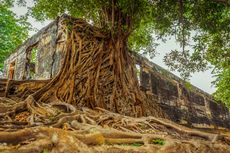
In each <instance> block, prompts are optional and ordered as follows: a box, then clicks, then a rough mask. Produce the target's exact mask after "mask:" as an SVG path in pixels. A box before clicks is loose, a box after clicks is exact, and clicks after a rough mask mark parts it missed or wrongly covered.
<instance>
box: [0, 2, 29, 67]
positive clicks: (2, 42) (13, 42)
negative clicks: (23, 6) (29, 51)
mask: <svg viewBox="0 0 230 153" xmlns="http://www.w3.org/2000/svg"><path fill="white" fill-rule="evenodd" d="M11 6H12V5H11V4H10V3H3V2H2V3H0V69H1V68H2V67H3V64H4V60H5V58H6V57H7V56H9V55H10V54H11V53H12V52H13V51H14V49H15V48H16V47H17V46H18V45H20V44H21V43H22V42H23V41H24V40H25V39H26V38H27V37H28V30H29V26H30V25H29V23H28V22H26V18H23V17H21V18H17V17H16V14H14V13H13V12H12V11H11V10H10V7H11Z"/></svg>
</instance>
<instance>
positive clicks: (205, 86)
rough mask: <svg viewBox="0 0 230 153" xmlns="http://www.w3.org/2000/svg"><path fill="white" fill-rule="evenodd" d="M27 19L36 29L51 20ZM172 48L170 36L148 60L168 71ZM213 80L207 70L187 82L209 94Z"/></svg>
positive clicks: (22, 10)
mask: <svg viewBox="0 0 230 153" xmlns="http://www.w3.org/2000/svg"><path fill="white" fill-rule="evenodd" d="M32 5H33V2H32V0H27V7H31V6H32ZM11 10H12V11H13V12H14V13H15V14H16V15H18V16H20V15H24V14H25V13H26V12H27V8H26V7H18V6H15V7H13V8H12V9H11ZM28 21H29V22H30V23H31V24H32V26H33V28H36V29H37V30H40V29H41V28H43V27H45V26H46V25H48V24H49V23H50V22H52V21H51V20H47V21H44V22H39V21H36V20H35V19H33V18H32V17H29V19H28ZM35 33H36V31H30V32H29V35H30V36H32V35H33V34H35ZM173 49H179V44H177V43H176V42H175V39H173V38H172V39H171V40H168V41H166V43H163V42H160V45H159V46H158V47H157V48H156V50H157V52H158V54H157V55H156V56H155V57H154V58H152V59H150V58H149V57H147V58H148V59H149V60H150V61H152V62H154V63H156V64H158V65H160V66H161V67H163V68H165V69H166V70H168V71H169V68H168V67H167V66H166V65H165V63H164V62H163V57H164V55H165V54H166V53H167V52H168V51H170V50H173ZM171 72H172V73H173V74H175V75H177V76H179V72H177V71H171ZM214 80H215V78H214V77H212V74H211V70H207V71H205V72H197V73H194V74H192V76H191V78H190V80H189V82H190V83H191V84H193V85H194V86H196V87H198V88H200V89H202V90H203V91H205V92H207V93H210V94H211V93H213V92H214V91H215V90H216V89H215V87H214V86H212V84H211V82H212V81H214Z"/></svg>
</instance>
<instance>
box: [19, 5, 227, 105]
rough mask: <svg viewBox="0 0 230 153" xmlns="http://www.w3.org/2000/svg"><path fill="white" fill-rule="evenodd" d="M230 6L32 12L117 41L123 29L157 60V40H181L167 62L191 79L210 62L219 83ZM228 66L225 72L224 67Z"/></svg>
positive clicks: (55, 8) (51, 8)
mask: <svg viewBox="0 0 230 153" xmlns="http://www.w3.org/2000/svg"><path fill="white" fill-rule="evenodd" d="M20 1H23V0H20ZM229 5H230V3H229V1H228V0H221V1H219V0H194V1H191V0H188V1H185V0H178V1H175V0H84V1H82V0H68V1H65V3H63V1H61V0H36V1H35V6H34V7H32V8H31V9H30V11H31V13H32V15H33V16H34V17H35V18H37V19H39V20H45V19H47V18H49V19H54V18H56V17H57V16H58V15H61V14H62V13H68V14H70V15H72V16H74V17H81V18H85V19H86V20H88V21H90V22H91V23H92V24H94V25H96V26H98V27H102V28H103V29H104V30H107V31H111V34H112V35H113V34H114V33H117V35H119V32H118V31H117V30H118V29H120V28H122V29H123V32H126V34H127V35H126V36H127V37H128V44H129V47H130V48H131V49H132V50H136V51H140V50H142V51H143V50H144V52H145V53H148V54H150V55H155V47H156V46H157V43H156V41H155V40H163V41H165V40H166V39H167V38H170V37H172V36H175V38H176V41H177V42H178V43H179V44H180V46H181V49H180V50H171V52H170V53H168V54H166V56H165V58H164V61H165V63H166V65H168V66H169V67H170V68H171V70H178V71H179V72H180V73H181V75H182V77H183V78H185V79H187V78H188V77H189V76H190V74H191V73H194V72H196V71H204V70H206V69H207V68H209V67H208V63H209V62H210V63H211V64H213V65H214V67H215V69H218V70H219V71H218V73H217V74H218V76H219V77H222V76H224V74H222V73H224V72H225V71H226V70H225V68H226V67H228V66H229V41H228V40H229V25H230V17H229V15H230V10H229V7H228V6H229ZM114 10H115V11H114ZM117 10H118V11H117ZM121 16H122V17H123V18H120V17H121ZM119 23H120V24H122V27H119ZM114 25H115V26H114ZM223 60H224V61H226V62H224V63H225V64H224V65H225V66H219V63H222V61H223ZM219 80H223V79H222V78H218V79H217V81H216V85H217V87H219V86H222V83H223V81H220V82H218V81H219ZM224 82H227V81H224ZM227 84H229V83H227ZM227 90H228V89H227ZM220 91H221V90H220ZM217 95H219V94H217ZM226 96H227V97H228V96H229V95H226ZM217 97H218V96H217ZM224 97H225V96H224ZM223 100H225V101H226V100H227V99H223Z"/></svg>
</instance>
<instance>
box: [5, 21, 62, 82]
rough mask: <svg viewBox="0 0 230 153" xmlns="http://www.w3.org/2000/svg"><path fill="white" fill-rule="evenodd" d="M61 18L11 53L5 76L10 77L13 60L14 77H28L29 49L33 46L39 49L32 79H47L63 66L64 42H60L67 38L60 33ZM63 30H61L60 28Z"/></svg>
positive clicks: (6, 63) (17, 78)
mask: <svg viewBox="0 0 230 153" xmlns="http://www.w3.org/2000/svg"><path fill="white" fill-rule="evenodd" d="M59 21H60V20H59V19H57V20H55V21H54V22H52V23H50V24H49V25H48V26H46V27H45V28H43V29H42V30H40V31H39V32H38V33H37V34H35V35H34V36H32V37H31V38H30V39H28V40H27V41H26V42H25V43H23V44H22V45H21V46H19V47H18V48H17V49H16V51H15V52H14V53H13V54H11V55H10V57H9V58H7V59H6V61H5V63H4V64H5V66H4V67H5V68H4V76H5V78H7V77H8V73H9V67H10V64H11V63H12V62H15V70H14V79H15V80H25V79H28V74H29V73H28V72H27V71H28V68H26V62H27V58H28V56H29V51H31V50H32V49H33V48H36V49H37V53H36V62H35V74H34V76H33V77H32V78H30V79H35V80H45V79H49V78H52V76H55V75H56V74H57V72H58V71H59V69H60V67H61V62H60V61H62V60H61V59H63V57H64V54H63V49H62V48H63V47H60V46H63V44H64V42H58V41H59V40H61V39H63V37H64V38H65V36H63V35H60V34H59V30H60V29H59V28H61V26H58V24H59ZM60 31H61V30H60Z"/></svg>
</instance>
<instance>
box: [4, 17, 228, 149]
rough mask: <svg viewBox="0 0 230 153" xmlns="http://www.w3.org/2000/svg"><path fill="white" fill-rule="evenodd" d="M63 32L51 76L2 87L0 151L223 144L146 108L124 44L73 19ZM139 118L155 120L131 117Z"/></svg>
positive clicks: (146, 101)
mask: <svg viewBox="0 0 230 153" xmlns="http://www.w3.org/2000/svg"><path fill="white" fill-rule="evenodd" d="M63 25H65V24H63ZM70 25H72V27H63V31H67V33H68V37H67V40H66V42H67V43H66V46H65V51H66V55H65V61H64V64H63V67H62V68H61V70H60V72H59V73H58V75H57V76H56V77H54V78H53V79H52V80H50V81H48V82H43V81H34V82H33V81H30V82H21V83H18V82H14V81H12V80H11V81H8V83H7V86H6V92H5V98H3V97H0V151H4V152H16V151H17V150H20V152H42V151H43V149H44V148H46V149H47V150H49V151H50V152H64V151H65V149H66V147H67V148H68V149H67V150H76V148H80V149H79V150H76V152H92V150H90V148H87V147H88V146H92V145H101V144H105V145H111V144H120V145H121V144H141V145H145V146H148V145H151V144H152V143H153V140H156V139H160V140H162V141H165V142H166V144H167V143H168V142H170V141H176V140H178V139H180V140H181V141H189V140H190V139H195V140H197V141H205V142H213V143H218V142H222V143H223V144H226V145H229V144H230V141H229V138H227V137H226V136H222V135H218V134H211V133H205V132H200V131H197V130H193V129H189V128H185V127H183V126H179V125H178V124H176V123H173V122H171V121H169V120H167V119H165V118H167V116H166V115H165V114H164V113H163V111H161V109H160V107H159V106H158V105H157V104H155V105H154V104H151V106H153V107H150V108H147V107H149V106H150V105H149V103H150V101H149V99H148V98H147V97H146V96H145V95H144V94H143V93H142V92H141V90H140V89H139V85H138V82H137V78H136V75H135V67H134V63H133V61H132V60H131V58H130V56H129V55H128V54H127V52H126V51H125V50H126V49H127V48H126V47H125V46H126V45H125V44H123V43H124V40H122V39H121V40H120V39H119V38H116V39H112V38H111V36H108V35H105V34H104V33H102V32H100V30H99V29H97V28H95V27H92V26H91V25H89V24H87V23H86V22H85V21H82V20H80V19H79V20H75V21H74V22H73V23H71V24H70ZM68 28H70V29H68ZM60 35H61V34H60ZM6 97H8V98H6ZM125 115H128V116H125ZM144 115H154V116H155V117H152V116H149V117H140V118H134V117H137V116H144ZM131 116H132V117H131ZM156 117H161V118H156ZM163 118H164V119H163ZM1 144H2V145H1ZM63 144H65V146H63ZM63 148H64V149H63Z"/></svg>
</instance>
